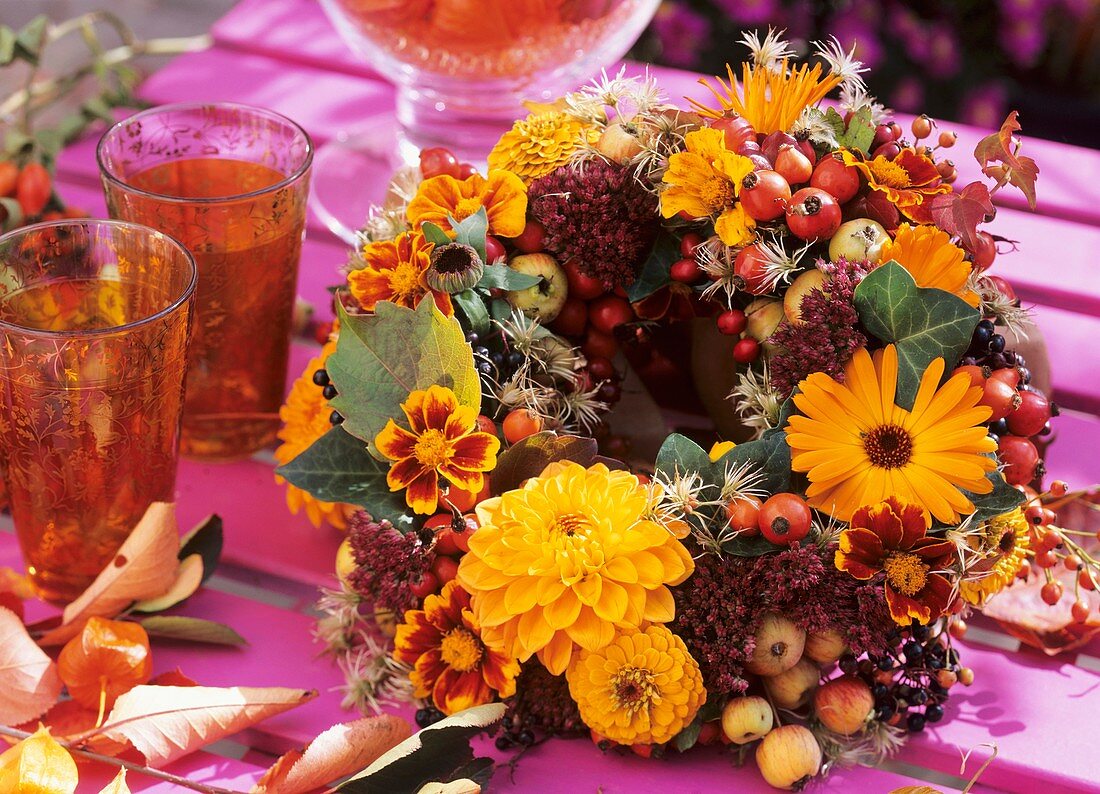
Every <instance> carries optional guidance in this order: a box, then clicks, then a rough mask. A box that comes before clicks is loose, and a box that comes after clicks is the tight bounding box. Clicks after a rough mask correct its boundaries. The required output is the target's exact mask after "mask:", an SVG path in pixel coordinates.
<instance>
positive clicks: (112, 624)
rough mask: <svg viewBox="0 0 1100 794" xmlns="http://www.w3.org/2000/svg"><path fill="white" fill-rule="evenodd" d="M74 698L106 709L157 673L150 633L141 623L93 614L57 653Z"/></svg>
mask: <svg viewBox="0 0 1100 794" xmlns="http://www.w3.org/2000/svg"><path fill="white" fill-rule="evenodd" d="M57 666H58V670H59V672H60V673H61V680H62V681H64V682H65V686H67V687H68V688H69V694H70V695H72V697H73V700H75V701H76V702H77V703H79V704H81V705H82V706H86V707H88V708H94V709H98V710H102V709H105V708H110V707H111V706H113V705H114V702H115V700H117V699H118V697H119V695H122V694H124V693H126V692H129V691H130V690H131V689H133V688H134V687H135V686H138V685H139V684H144V683H145V682H146V681H148V680H149V679H150V678H151V677H152V675H153V658H152V656H151V655H150V653H149V635H148V634H146V633H145V629H143V628H142V627H141V626H140V625H139V624H137V623H132V622H129V621H121V620H107V619H106V618H100V617H92V618H89V619H88V622H87V623H85V624H84V628H83V629H82V630H81V632H80V634H78V635H77V636H75V637H73V638H72V639H71V640H69V642H68V643H66V645H65V647H64V648H62V649H61V654H60V656H58V657H57Z"/></svg>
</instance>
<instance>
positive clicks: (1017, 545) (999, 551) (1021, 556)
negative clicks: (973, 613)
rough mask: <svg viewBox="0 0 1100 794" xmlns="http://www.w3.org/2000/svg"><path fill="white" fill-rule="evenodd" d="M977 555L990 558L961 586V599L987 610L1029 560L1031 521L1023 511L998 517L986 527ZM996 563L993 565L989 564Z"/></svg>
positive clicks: (978, 540)
mask: <svg viewBox="0 0 1100 794" xmlns="http://www.w3.org/2000/svg"><path fill="white" fill-rule="evenodd" d="M975 546H977V548H975V549H974V550H975V551H978V552H984V553H986V554H988V555H989V557H988V559H987V560H983V561H982V562H980V563H978V565H977V566H975V567H974V568H972V569H971V570H970V571H969V572H968V575H967V578H965V579H963V581H962V582H960V583H959V595H961V596H962V597H963V600H965V601H966V602H967V603H968V604H973V605H974V606H978V607H980V606H984V605H985V602H986V601H988V600H989V599H990V597H992V596H994V595H996V594H997V593H999V592H1001V591H1002V590H1004V589H1005V588H1006V587H1008V586H1009V585H1010V584H1012V580H1013V579H1015V578H1016V574H1017V573H1018V572H1019V570H1020V566H1022V565H1023V564H1024V560H1026V559H1027V552H1028V548H1029V547H1030V546H1031V541H1030V539H1029V537H1028V526H1027V519H1026V518H1024V511H1023V510H1021V509H1020V508H1018V507H1017V508H1016V509H1015V510H1011V511H1009V512H1007V513H1003V514H1001V515H999V516H994V517H993V518H991V519H989V521H987V522H985V524H983V525H982V533H981V535H980V536H979V537H978V538H977V539H976V543H972V544H971V547H972V548H973V547H975ZM990 560H991V561H992V563H990V562H989V561H990Z"/></svg>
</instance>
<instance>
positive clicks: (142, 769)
mask: <svg viewBox="0 0 1100 794" xmlns="http://www.w3.org/2000/svg"><path fill="white" fill-rule="evenodd" d="M0 736H9V737H11V738H12V739H20V740H22V739H29V738H30V737H31V734H29V733H27V732H26V731H21V730H17V729H16V728H10V727H8V726H7V725H0ZM54 741H56V742H57V743H58V744H60V745H61V746H62V747H64V748H65V749H66V750H68V751H69V752H70V753H72V754H73V755H78V756H80V757H81V758H87V759H89V760H91V761H101V762H103V763H105V764H110V765H111V766H118V767H122V768H123V769H125V770H127V771H129V772H134V773H135V774H138V775H146V776H147V777H155V778H157V779H159V780H164V781H166V782H168V783H172V784H174V785H177V786H181V787H183V788H187V789H191V790H192V791H200V792H202V794H244V792H241V791H237V790H236V789H228V788H220V787H219V786H208V785H206V784H205V783H197V782H195V781H194V780H188V779H187V778H185V777H180V776H179V775H173V774H172V773H171V772H162V771H161V770H159V769H152V768H151V767H147V766H142V765H141V764H135V763H133V762H131V761H124V760H123V759H121V758H112V757H111V756H109V755H101V754H100V753H93V752H92V751H91V750H81V749H80V748H77V747H73V746H72V745H71V744H70V743H69V742H67V741H65V740H64V739H55V740H54Z"/></svg>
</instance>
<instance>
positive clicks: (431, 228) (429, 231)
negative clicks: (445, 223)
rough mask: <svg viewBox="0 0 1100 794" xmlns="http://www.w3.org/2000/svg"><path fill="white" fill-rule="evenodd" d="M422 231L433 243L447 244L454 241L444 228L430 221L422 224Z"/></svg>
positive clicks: (426, 238)
mask: <svg viewBox="0 0 1100 794" xmlns="http://www.w3.org/2000/svg"><path fill="white" fill-rule="evenodd" d="M420 231H421V232H422V233H423V235H424V239H425V240H427V241H428V242H429V243H431V244H432V245H447V244H448V243H450V242H452V241H451V238H450V237H449V236H448V235H447V233H446V232H445V231H443V229H442V228H440V227H439V226H437V225H435V224H434V223H432V222H430V221H429V222H427V223H422V224H421V225H420Z"/></svg>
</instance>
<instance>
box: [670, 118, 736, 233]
mask: <svg viewBox="0 0 1100 794" xmlns="http://www.w3.org/2000/svg"><path fill="white" fill-rule="evenodd" d="M684 147H685V148H684V151H682V152H676V153H675V154H673V155H672V156H671V157H670V158H669V160H668V170H667V171H665V175H664V182H665V184H666V185H668V188H667V189H666V190H665V191H664V192H663V193H661V215H663V216H664V217H666V218H671V217H673V216H674V215H677V214H679V213H681V212H686V213H687V214H688V215H690V216H691V217H692V218H714V219H715V220H714V231H715V233H716V234H717V235H718V237H719V238H720V239H721V240H722V242H723V243H725V244H726V245H731V246H743V245H748V244H749V243H751V242H752V240H753V229H754V228H755V227H756V221H754V220H753V219H752V218H750V217H749V216H748V215H747V214H746V213H745V210H744V208H743V207H742V206H741V202H740V201H738V197H739V196H740V195H741V180H742V179H744V178H745V177H746V176H747V175H748V174H749V173H751V172H752V170H753V165H752V160H750V159H749V158H747V157H744V156H743V155H740V154H736V153H734V152H731V151H730V150H729V149H727V148H726V137H725V134H724V133H723V132H722V131H721V130H716V129H712V128H711V127H703V128H702V129H698V130H695V131H694V132H689V133H688V134H687V136H686V137H685V138H684Z"/></svg>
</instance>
